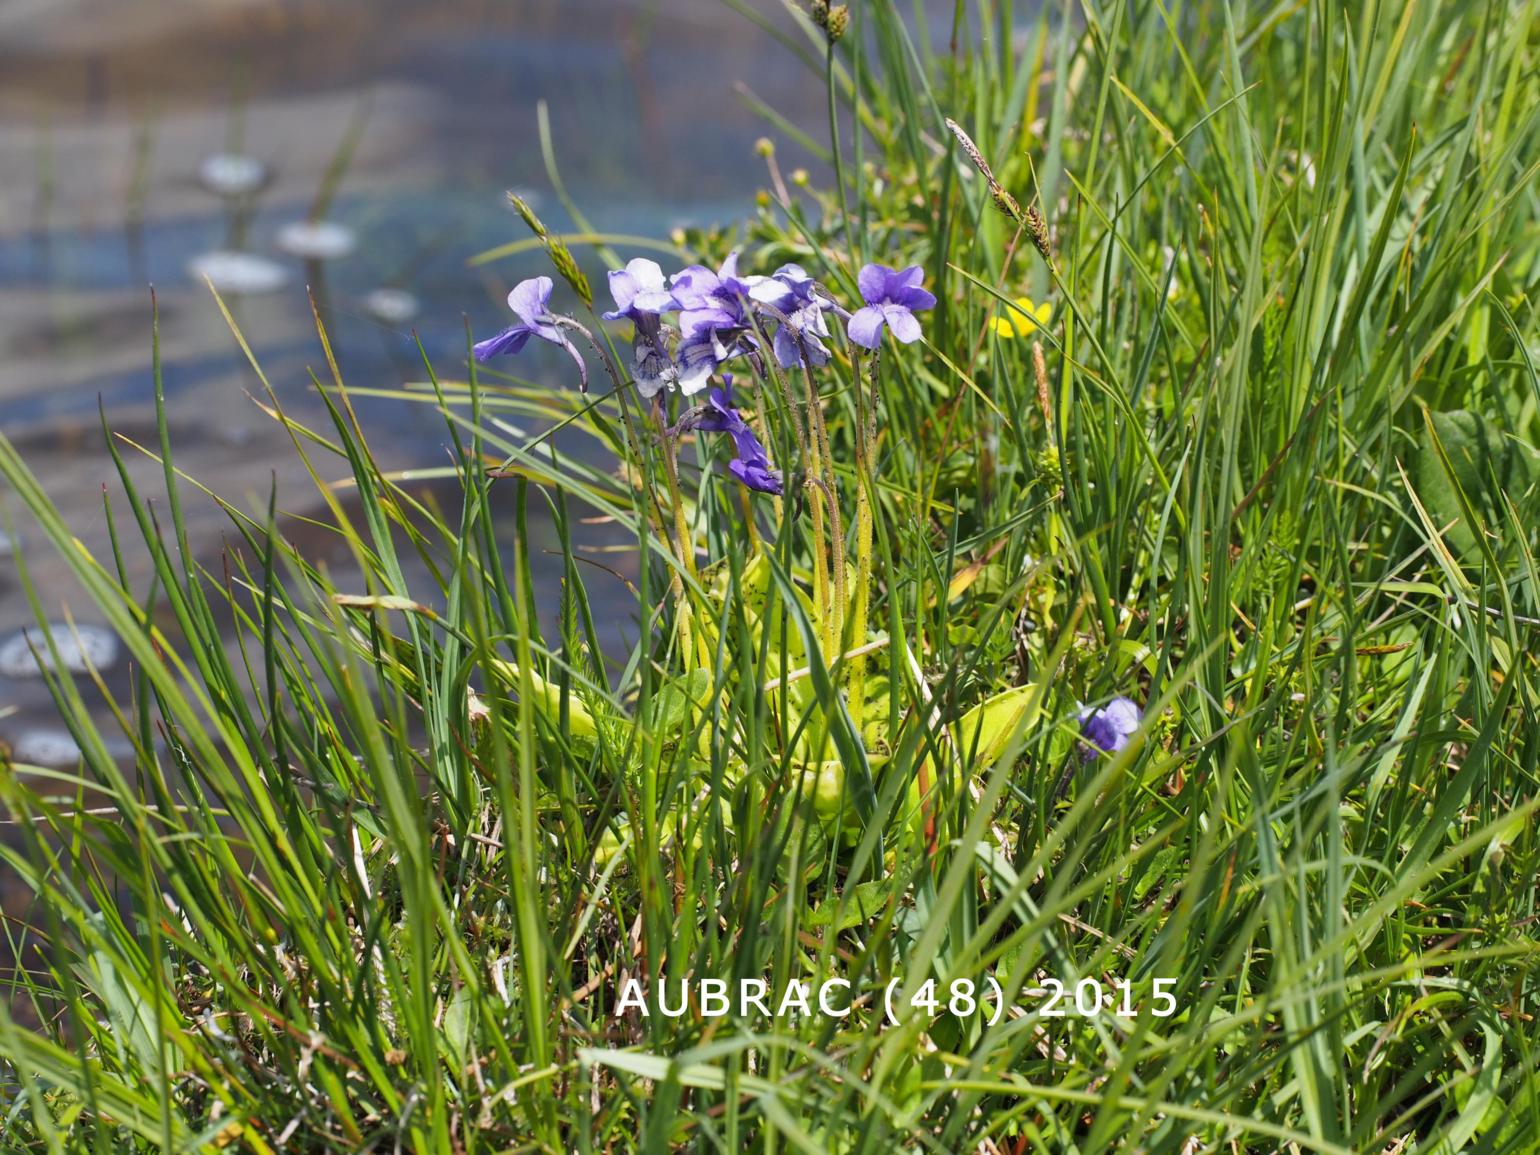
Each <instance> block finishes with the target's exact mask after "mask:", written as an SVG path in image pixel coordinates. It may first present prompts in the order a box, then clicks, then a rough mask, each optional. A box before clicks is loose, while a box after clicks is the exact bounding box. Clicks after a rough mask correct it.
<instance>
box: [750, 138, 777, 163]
mask: <svg viewBox="0 0 1540 1155" xmlns="http://www.w3.org/2000/svg"><path fill="white" fill-rule="evenodd" d="M754 151H755V152H756V153H758V154H759V155H760V156H762V157H764V158H766V159H767V160H768V159H769V158H770V157H772V156H774V155H775V141H773V140H771V139H770V138H769V137H768V136H762V137H760V138H759V139H758V140H756V141H755V142H754Z"/></svg>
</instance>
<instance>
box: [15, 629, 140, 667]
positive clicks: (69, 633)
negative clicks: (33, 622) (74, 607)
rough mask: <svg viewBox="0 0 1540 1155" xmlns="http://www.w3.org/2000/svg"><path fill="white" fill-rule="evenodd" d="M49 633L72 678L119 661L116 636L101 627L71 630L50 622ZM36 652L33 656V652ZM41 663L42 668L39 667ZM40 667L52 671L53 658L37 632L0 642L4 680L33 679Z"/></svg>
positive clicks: (26, 631)
mask: <svg viewBox="0 0 1540 1155" xmlns="http://www.w3.org/2000/svg"><path fill="white" fill-rule="evenodd" d="M48 632H49V633H51V634H53V640H54V644H55V645H56V646H58V648H59V660H60V661H61V662H63V663H64V668H65V669H66V670H68V671H70V672H71V673H72V674H83V673H85V672H86V671H87V670H88V669H93V668H94V669H96V670H108V669H111V668H112V666H113V664H114V663H115V662H116V661H117V660H118V636H117V635H116V634H114V633H113V632H112V631H111V630H108V629H104V628H103V627H101V626H92V625H81V624H79V623H76V624H75V625H74V626H71V625H70V624H69V623H68V622H50V623H49V624H48ZM34 648H35V649H36V650H37V655H36V656H34V655H33V653H32V651H33V649H34ZM39 661H41V662H42V667H40V666H39V665H38V663H39ZM43 667H46V668H48V669H53V655H52V654H51V653H50V652H49V650H48V639H47V638H46V637H45V636H44V634H43V631H42V630H41V629H38V628H35V627H34V628H32V629H29V630H17V631H16V632H15V633H14V634H12V635H11V636H10V637H8V638H6V639H5V641H4V642H0V674H4V675H5V676H6V677H7V678H36V677H38V676H39V675H40V674H41V673H42V672H43Z"/></svg>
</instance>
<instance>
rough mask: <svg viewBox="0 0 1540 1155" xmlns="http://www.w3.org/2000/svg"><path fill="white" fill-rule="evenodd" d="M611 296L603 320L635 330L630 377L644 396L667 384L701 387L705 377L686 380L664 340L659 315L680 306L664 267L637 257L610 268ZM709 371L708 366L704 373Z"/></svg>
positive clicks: (652, 393) (652, 394) (689, 389)
mask: <svg viewBox="0 0 1540 1155" xmlns="http://www.w3.org/2000/svg"><path fill="white" fill-rule="evenodd" d="M610 296H612V297H614V298H615V308H614V309H612V310H610V311H609V312H607V313H605V314H603V317H604V319H605V320H606V321H619V320H630V321H631V322H632V323H633V324H634V325H635V326H636V331H635V333H634V334H633V335H632V338H631V377H632V379H633V380H634V381H635V382H636V391H637V392H638V393H640V394H641V395H642V396H643V397H656V396H657V395H658V394H659V393H661V392H662V391H663V390H664V389H667V388H668V387H669V386H670V385H680V386H681V387H682V388H684V389H685V392H687V393H693V392H695V391H696V390H698V389H700V388H701V386H702V385H704V384H705V383H706V382H705V376H702V377H700V379H699V381H696V380H695V378H694V377H693V376H692V377H690V378H688V379H685V378H684V377H683V376H682V374H681V371H680V367H679V366H678V365H677V364H675V362H674V359H673V358H672V357H671V356H670V355H669V352H668V345H667V343H666V342H665V341H664V339H663V322H662V320H661V319H660V314H662V313H668V312H672V311H673V310H675V309H677V308H679V302H678V301H676V300H675V299H674V294H673V293H671V292H669V291H668V283H667V282H666V281H665V280H664V278H663V270H662V269H661V268H659V267H658V263H657V262H656V261H649V260H647V259H646V258H644V257H638V258H636V259H635V260H633V261H631V262H630V263H629V264H627V265H626V267H625V268H623V269H612V270H611V271H610ZM710 372H711V368H710V366H707V369H706V376H709V375H710Z"/></svg>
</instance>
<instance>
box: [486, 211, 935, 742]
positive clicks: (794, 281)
mask: <svg viewBox="0 0 1540 1155" xmlns="http://www.w3.org/2000/svg"><path fill="white" fill-rule="evenodd" d="M532 227H535V226H532ZM537 232H539V230H538V229H537ZM541 235H543V234H541ZM745 264H746V262H745V261H744V260H743V259H742V254H740V253H739V252H737V251H734V252H731V253H728V254H727V256H726V257H725V259H723V260H722V261H720V263H716V264H714V265H707V264H698V263H697V264H690V265H687V266H685V267H683V268H681V269H678V270H677V271H675V272H673V273H666V272H665V271H664V269H663V267H662V266H661V265H659V264H658V263H657V262H656V261H653V260H650V259H647V258H640V257H639V258H635V259H632V260H630V261H628V262H627V263H626V264H625V265H624V266H622V267H620V268H616V269H612V270H610V271H609V274H608V287H609V294H610V297H611V299H612V302H613V307H612V308H609V309H606V310H604V311H603V312H602V313H601V314H600V315H599V318H598V319H601V320H602V321H605V322H619V323H629V325H630V333H629V338H630V341H629V349H630V359H629V363H625V364H622V363H621V361H622V358H621V357H615V356H611V355H610V353H609V352H607V351H606V344H607V343H606V342H601V341H599V340H596V339H595V338H594V334H593V332H592V330H590V329H589V328H588V327H587V326H585V325H583V324H582V323H580V322H578V321H576V320H575V319H573V318H572V317H570V316H567V315H564V314H561V313H556V312H553V311H552V308H551V295H552V288H553V286H552V282H551V280H550V278H547V277H536V278H533V279H531V280H527V281H524V282H522V283H520V284H519V285H517V286H516V287H515V288H514V290H513V291H512V293H510V294H509V298H508V303H509V307H510V308H511V309H512V310H513V312H514V313H515V315H516V316H517V318H518V321H517V323H516V324H514V325H512V326H510V327H509V328H507V329H505V330H504V331H503V332H501V333H499V334H498V335H497V336H495V337H493V338H491V339H489V340H487V341H483V342H481V343H479V344H478V345H476V346H475V353H476V357H477V359H478V360H481V361H485V360H487V359H489V358H492V357H497V356H500V355H503V354H516V353H518V352H520V351H522V350H523V349H524V348H525V347H526V345H527V344H528V342H529V339H530V338H531V337H536V338H539V339H541V340H544V341H546V342H549V343H551V344H555V345H558V346H561V347H562V348H563V349H565V350H566V351H567V352H568V353H569V354H570V355H571V356H572V357H573V358H574V360H575V361H576V362H577V363H578V365H579V366H580V369H579V379H580V381H586V370H585V369H583V368H582V364H583V361H582V357H581V355H580V354H579V353H578V350H577V348H576V347H575V345H574V344H573V342H572V339H571V338H572V336H574V335H579V336H583V337H585V338H586V339H587V340H588V341H589V343H590V344H591V345H592V346H593V348H594V349H595V351H596V353H597V354H598V355H599V357H600V359H601V361H602V362H603V364H604V366H605V369H606V371H607V373H608V374H609V376H610V378H611V380H612V381H613V383H614V385H615V390H616V394H617V395H618V397H619V400H620V403H621V404H622V406H624V405H625V397H626V395H627V394H634V396H635V397H638V398H640V399H641V401H642V403H643V405H642V408H643V411H644V412H645V413H648V414H649V420H650V421H651V424H652V428H653V430H654V435H653V436H652V437H651V438H650V439H649V440H651V442H652V444H653V445H654V446H655V447H656V448H657V449H658V450H659V451H660V454H659V460H660V461H661V465H662V469H661V474H662V477H663V480H664V483H665V485H666V487H667V491H668V492H667V497H668V506H669V520H671V521H672V522H673V525H672V527H671V528H672V531H673V532H672V535H671V536H672V538H673V541H672V546H673V548H674V551H675V553H676V558H677V562H678V565H677V566H676V568H675V573H674V575H673V579H672V581H671V587H672V594H673V598H674V600H675V619H674V620H675V628H676V630H677V631H678V641H679V653H680V655H681V658H682V660H683V663H684V667H685V673H688V672H689V671H690V670H691V669H694V668H698V667H700V666H705V665H708V664H709V662H710V652H709V644H710V637H709V634H710V633H711V631H712V628H713V627H712V624H711V622H710V621H709V619H710V618H711V617H712V615H711V614H710V613H705V614H702V613H700V609H701V607H699V606H694V607H692V604H691V602H692V596H698V595H692V591H691V589H690V586H691V585H692V584H694V583H692V582H690V581H687V580H686V579H687V578H690V579H693V578H698V576H699V571H698V568H697V565H696V548H695V542H696V531H697V529H698V526H696V525H693V524H692V518H698V517H699V516H700V511H699V510H696V511H692V510H690V509H687V507H686V504H685V502H684V499H683V494H682V490H681V486H680V484H679V461H678V449H679V446H680V445H681V444H682V442H683V441H684V440H685V439H686V438H687V437H696V438H699V437H701V436H702V435H723V436H722V437H721V439H720V444H721V446H722V447H723V449H729V450H730V455H728V456H727V460H726V462H725V466H726V470H725V471H726V475H727V476H728V477H730V478H732V479H733V480H734V481H736V482H737V483H738V484H740V485H741V486H743V487H744V488H745V489H746V490H748V491H749V492H750V493H752V494H759V495H763V496H764V497H765V498H768V499H769V500H770V501H771V502H772V503H773V505H772V510H773V514H774V516H775V517H777V518H780V517H785V516H793V517H803V516H805V517H806V518H807V523H808V524H807V530H808V532H807V536H806V538H805V539H804V540H805V542H806V546H807V554H806V560H807V562H808V570H807V571H805V572H807V573H808V574H809V575H810V586H811V603H812V610H813V612H812V620H813V623H814V625H815V626H816V628H817V640H818V648H819V650H820V651H821V653H820V655H818V657H820V658H821V661H822V663H823V664H824V665H825V666H827V667H831V668H832V667H835V666H841V668H842V669H843V676H842V685H843V686H844V689H845V694H846V698H847V700H848V702H849V709H850V713H851V717H852V720H853V721H854V722H855V723H856V725H857V732H858V733H859V732H860V729H861V724H862V714H863V710H864V707H865V698H866V687H865V672H866V657H865V655H866V653H867V650H868V649H869V648H870V647H869V645H868V643H869V642H870V639H869V638H868V636H867V632H868V631H867V618H868V606H869V603H870V587H871V582H872V569H873V560H872V538H873V518H872V505H873V493H872V488H871V487H872V475H873V464H874V459H875V454H876V446H877V439H876V435H877V423H878V408H879V400H880V390H879V388H878V379H879V372H880V365H881V349H882V346H883V344H884V336H885V334H887V333H891V334H892V337H893V340H894V342H895V343H897V344H899V345H910V344H913V343H914V342H916V341H918V340H919V339H920V338H921V336H922V324H921V319H920V317H921V315H922V314H923V313H924V312H925V311H926V310H929V309H931V308H933V307H934V306H935V304H936V297H935V295H934V294H933V293H932V292H931V291H930V290H928V289H927V288H925V286H924V272H923V270H922V269H921V267H920V266H918V265H911V266H908V267H904V268H892V267H889V266H887V265H883V264H877V263H872V264H867V265H865V266H864V267H863V268H861V269H860V270H859V271H858V273H857V276H856V284H857V286H858V289H859V292H860V299H859V300H858V301H854V302H852V305H853V306H854V308H853V309H852V308H847V307H846V305H845V304H843V303H842V302H841V301H840V299H839V296H838V294H836V293H835V292H833V291H831V289H830V288H829V287H828V285H827V284H826V283H825V282H824V281H821V280H820V279H819V278H817V277H815V276H814V275H813V274H812V273H811V272H809V271H808V269H807V268H805V267H803V266H802V265H800V264H796V263H784V264H781V265H780V266H779V267H776V268H775V269H774V270H773V271H771V272H768V273H756V272H750V271H748V269H747V268H745ZM558 271H562V265H561V263H560V262H558ZM573 287H574V288H575V289H576V290H577V291H578V292H579V295H580V296H582V295H583V291H582V286H579V285H574V286H573ZM617 344H618V345H619V346H620V347H621V348H624V347H625V345H624V342H623V340H622V341H619V342H617ZM835 377H837V378H838V379H840V380H846V381H850V380H853V381H855V382H856V385H857V388H856V389H855V395H856V405H857V412H858V420H857V424H856V438H855V455H856V460H855V462H854V469H837V468H836V462H835V461H834V459H833V454H832V452H831V448H830V441H829V436H828V432H827V429H826V426H825V421H824V412H823V410H824V402H825V397H826V395H827V394H828V393H829V392H830V390H831V388H832V380H833V379H834V378H835ZM821 378H828V379H827V380H821ZM772 445H774V446H779V447H781V448H782V449H783V450H786V451H788V452H790V451H792V449H793V447H794V452H795V457H794V459H793V460H792V461H791V462H790V464H789V467H788V465H787V463H781V464H780V465H778V464H777V462H776V461H775V460H774V459H773V458H772V455H771V452H770V449H769V446H772ZM850 478H853V479H854V500H853V504H854V514H853V517H847V516H846V514H845V511H844V508H843V505H842V502H841V499H840V490H841V480H842V479H846V480H844V484H845V485H849V484H851V482H850V481H849V480H848V479H850ZM793 497H795V498H796V500H788V499H790V498H793ZM654 508H656V507H654ZM743 508H744V511H745V516H746V517H747V518H748V519H749V520H750V528H751V531H752V521H753V519H754V518H755V516H756V514H755V513H754V507H753V506H752V505H750V504H747V503H746V504H745V505H744V507H743ZM760 508H761V510H763V509H764V507H760ZM847 527H849V531H847ZM665 536H669V535H668V534H665ZM751 539H752V540H755V541H757V540H758V535H757V533H754V532H751ZM852 555H853V556H852ZM852 563H853V564H852ZM813 656H814V655H809V657H810V658H812V657H813ZM813 730H814V731H817V730H818V728H816V727H815V728H813ZM825 740H826V736H822V737H815V738H813V739H812V740H811V742H812V745H813V746H814V747H818V749H816V750H813V751H811V752H810V757H821V755H822V753H823V751H822V744H823V743H824V742H825Z"/></svg>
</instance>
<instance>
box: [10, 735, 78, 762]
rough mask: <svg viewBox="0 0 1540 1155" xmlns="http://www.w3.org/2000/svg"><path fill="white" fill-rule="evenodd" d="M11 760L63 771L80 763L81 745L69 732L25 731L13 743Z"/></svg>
mask: <svg viewBox="0 0 1540 1155" xmlns="http://www.w3.org/2000/svg"><path fill="white" fill-rule="evenodd" d="M11 758H12V759H13V760H14V761H17V762H26V763H28V764H29V765H33V766H49V767H52V768H54V769H63V768H65V767H69V766H74V765H77V764H78V763H79V762H80V745H79V743H77V742H76V741H75V737H74V735H73V734H71V733H70V732H69V731H68V730H23V731H22V732H21V733H20V734H18V735H17V736H16V737H15V739H14V740H13V741H12V742H11Z"/></svg>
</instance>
